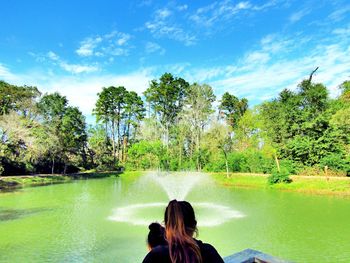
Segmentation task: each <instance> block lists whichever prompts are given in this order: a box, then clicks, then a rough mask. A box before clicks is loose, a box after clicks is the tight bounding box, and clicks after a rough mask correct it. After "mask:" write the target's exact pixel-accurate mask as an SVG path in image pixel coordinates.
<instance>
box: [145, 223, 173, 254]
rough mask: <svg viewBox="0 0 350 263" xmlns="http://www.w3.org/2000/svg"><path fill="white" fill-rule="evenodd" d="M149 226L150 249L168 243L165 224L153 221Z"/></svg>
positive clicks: (148, 241)
mask: <svg viewBox="0 0 350 263" xmlns="http://www.w3.org/2000/svg"><path fill="white" fill-rule="evenodd" d="M148 228H149V233H148V236H147V243H148V246H149V248H150V249H152V248H154V247H156V246H161V245H167V244H168V243H167V242H166V240H165V229H164V227H163V226H161V225H160V224H159V223H151V224H150V225H149V226H148Z"/></svg>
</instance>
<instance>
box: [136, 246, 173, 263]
mask: <svg viewBox="0 0 350 263" xmlns="http://www.w3.org/2000/svg"><path fill="white" fill-rule="evenodd" d="M158 262H159V263H167V262H169V263H170V256H169V247H168V246H157V247H155V248H153V249H152V250H151V251H150V252H148V254H147V255H146V257H145V258H144V260H143V261H142V263H158Z"/></svg>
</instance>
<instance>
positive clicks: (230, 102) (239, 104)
mask: <svg viewBox="0 0 350 263" xmlns="http://www.w3.org/2000/svg"><path fill="white" fill-rule="evenodd" d="M247 109H248V100H247V99H246V98H243V99H241V100H240V99H238V98H237V97H236V96H234V95H231V94H230V93H228V92H225V93H224V95H223V96H222V99H221V102H220V105H219V111H220V114H223V115H224V116H225V118H226V120H227V123H228V124H229V125H230V126H231V127H232V128H235V127H236V126H237V124H238V121H239V119H240V118H241V117H242V116H243V114H244V112H245V111H246V110H247Z"/></svg>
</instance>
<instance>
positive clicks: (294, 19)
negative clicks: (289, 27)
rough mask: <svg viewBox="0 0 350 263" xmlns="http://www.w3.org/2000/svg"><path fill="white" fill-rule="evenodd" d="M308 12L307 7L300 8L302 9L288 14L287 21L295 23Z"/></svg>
mask: <svg viewBox="0 0 350 263" xmlns="http://www.w3.org/2000/svg"><path fill="white" fill-rule="evenodd" d="M309 13H310V10H309V9H302V10H299V11H297V12H295V13H293V14H291V15H290V17H289V22H291V23H296V22H298V21H299V20H301V19H302V18H303V17H304V16H306V15H307V14H309Z"/></svg>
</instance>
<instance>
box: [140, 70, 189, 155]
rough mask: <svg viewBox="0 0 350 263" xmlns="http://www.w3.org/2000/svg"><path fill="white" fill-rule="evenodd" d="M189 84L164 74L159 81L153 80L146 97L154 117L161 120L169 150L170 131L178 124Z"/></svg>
mask: <svg viewBox="0 0 350 263" xmlns="http://www.w3.org/2000/svg"><path fill="white" fill-rule="evenodd" d="M188 87H189V84H188V82H187V81H185V80H184V79H182V78H177V77H174V76H173V75H172V74H170V73H164V74H163V75H162V76H161V77H160V79H159V81H157V80H152V81H151V84H150V87H149V88H148V89H147V90H146V91H145V93H144V95H145V97H146V101H147V102H148V103H149V107H150V108H151V109H152V110H153V113H152V114H153V115H154V116H155V117H156V118H157V119H158V120H159V122H160V124H161V125H162V127H163V130H164V142H165V144H166V146H167V148H168V145H169V130H170V128H171V127H172V126H173V125H174V124H175V123H176V118H177V116H178V114H179V113H180V112H181V110H182V108H183V105H184V99H185V96H186V94H187V91H188Z"/></svg>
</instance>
